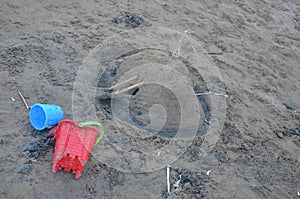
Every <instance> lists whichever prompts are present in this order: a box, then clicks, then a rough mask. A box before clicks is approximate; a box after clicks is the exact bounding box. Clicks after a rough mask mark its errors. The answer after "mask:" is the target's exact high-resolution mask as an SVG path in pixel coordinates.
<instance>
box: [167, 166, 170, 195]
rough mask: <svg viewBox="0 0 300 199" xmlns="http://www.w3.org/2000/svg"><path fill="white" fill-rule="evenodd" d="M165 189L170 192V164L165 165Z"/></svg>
mask: <svg viewBox="0 0 300 199" xmlns="http://www.w3.org/2000/svg"><path fill="white" fill-rule="evenodd" d="M167 191H168V194H170V166H167Z"/></svg>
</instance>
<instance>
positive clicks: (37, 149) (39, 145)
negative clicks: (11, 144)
mask: <svg viewBox="0 0 300 199" xmlns="http://www.w3.org/2000/svg"><path fill="white" fill-rule="evenodd" d="M53 147H54V140H53V138H52V137H48V136H47V135H44V136H43V137H41V138H40V139H39V140H37V141H34V142H31V143H29V144H25V146H24V148H23V155H25V156H26V157H27V158H29V159H30V160H32V161H34V160H36V159H38V158H39V157H40V156H45V155H46V154H47V152H48V151H49V149H50V148H53Z"/></svg>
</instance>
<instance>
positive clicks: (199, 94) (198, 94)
mask: <svg viewBox="0 0 300 199" xmlns="http://www.w3.org/2000/svg"><path fill="white" fill-rule="evenodd" d="M210 94H213V95H217V96H224V97H229V95H227V94H222V93H215V92H211V91H210V92H207V93H196V96H202V95H210Z"/></svg>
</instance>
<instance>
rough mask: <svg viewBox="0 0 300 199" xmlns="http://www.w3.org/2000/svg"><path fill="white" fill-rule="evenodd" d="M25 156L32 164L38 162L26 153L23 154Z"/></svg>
mask: <svg viewBox="0 0 300 199" xmlns="http://www.w3.org/2000/svg"><path fill="white" fill-rule="evenodd" d="M23 155H25V157H26V158H28V159H29V160H30V161H32V162H36V159H34V158H30V157H29V156H28V155H27V154H26V153H25V152H23Z"/></svg>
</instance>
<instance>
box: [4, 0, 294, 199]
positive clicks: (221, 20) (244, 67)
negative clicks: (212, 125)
mask: <svg viewBox="0 0 300 199" xmlns="http://www.w3.org/2000/svg"><path fill="white" fill-rule="evenodd" d="M0 5H1V6H0V9H1V11H0V20H1V29H0V34H1V37H0V57H1V58H0V60H1V61H0V92H1V97H0V102H1V108H0V121H1V123H0V124H1V133H0V151H1V153H0V174H1V181H0V198H167V197H169V198H297V197H299V196H297V192H298V191H299V192H300V181H299V179H300V170H299V161H300V143H299V142H300V122H299V121H300V97H299V96H300V77H299V74H300V67H299V64H300V32H299V31H300V2H299V1H298V0H280V1H271V0H265V1H254V0H253V1H239V0H232V1H229V0H220V1H202V0H201V1H193V0H187V1H171V0H165V1H152V2H149V3H147V2H141V1H138V0H128V1H115V0H112V1H109V2H102V1H98V0H95V1H89V2H85V3H83V2H82V1H63V2H62V1H49V2H47V1H44V2H41V1H34V0H28V1H19V0H12V1H6V2H5V1H1V3H0ZM154 27H161V28H166V29H170V30H174V31H177V32H179V33H184V31H185V30H188V31H190V34H189V36H188V37H189V38H192V39H193V40H195V41H196V42H197V43H198V44H199V46H201V47H202V48H203V49H204V50H205V52H206V54H205V56H206V57H208V58H209V59H210V60H211V63H212V64H213V65H214V67H215V68H217V69H218V71H219V73H220V76H221V77H222V79H223V83H224V87H223V89H224V92H225V94H226V95H228V97H224V98H223V99H224V100H225V102H226V105H227V109H226V112H225V114H226V115H225V116H226V117H225V118H224V120H223V124H224V127H223V129H222V130H221V132H220V134H219V137H218V138H219V139H218V142H217V143H216V144H215V145H214V146H213V148H212V149H211V150H210V151H209V153H208V154H207V155H206V156H205V157H203V156H202V155H201V154H202V150H201V149H202V148H203V147H202V142H203V139H204V137H205V132H204V133H203V132H202V131H199V133H198V134H197V135H195V137H194V138H193V140H192V142H191V145H190V146H189V147H188V148H187V149H182V150H183V151H182V152H184V153H183V154H182V155H180V156H179V155H178V154H176V155H178V156H176V158H177V160H176V161H175V162H172V163H170V166H171V172H170V182H171V193H170V195H169V196H168V193H167V187H166V184H167V182H166V167H164V166H162V168H156V167H153V168H152V167H151V165H150V166H149V165H148V166H146V167H145V165H147V164H148V162H147V161H150V160H149V159H148V160H147V159H144V160H143V161H140V162H139V159H135V155H136V154H135V153H132V154H135V155H133V156H132V157H133V158H132V159H130V157H131V156H130V157H127V158H128V159H129V160H128V161H129V162H128V164H129V166H122V164H117V163H115V162H114V161H109V159H104V161H99V158H97V157H101V153H100V154H99V153H95V154H94V155H92V156H91V157H90V159H89V161H88V163H87V164H86V166H85V170H84V172H83V174H82V176H81V178H80V179H79V180H76V179H75V177H74V175H73V174H71V173H66V172H63V171H61V172H58V173H57V174H53V173H52V158H53V140H52V139H51V138H49V137H47V134H48V130H45V131H42V132H38V131H36V130H34V129H33V127H31V125H30V122H29V118H28V112H27V110H26V109H25V108H24V106H23V104H22V102H21V100H20V99H19V97H18V94H17V91H18V90H20V91H21V92H22V93H23V95H24V97H25V98H26V100H27V101H28V103H29V104H31V105H32V104H34V103H37V102H39V103H51V104H57V105H60V106H61V107H62V108H63V110H64V112H65V118H69V119H73V118H74V114H73V112H72V93H73V88H74V83H75V82H76V75H77V73H78V70H79V69H80V67H81V66H82V63H83V61H84V60H85V58H86V57H87V56H88V55H89V53H90V52H91V51H92V50H93V49H94V48H95V47H97V46H98V45H99V44H101V43H103V42H105V41H106V40H107V39H108V38H109V37H111V36H113V35H118V34H120V33H121V32H123V31H132V30H135V29H139V28H144V29H147V28H154ZM177 41H178V40H177ZM162 42H163V41H162ZM149 53H150V54H151V52H149ZM149 53H148V54H147V55H149ZM152 53H156V52H154V51H152ZM162 54H163V55H162V57H161V59H162V60H165V59H168V58H167V57H168V53H162ZM135 56H139V58H142V57H143V52H141V53H140V54H137V55H132V56H131V55H128V56H127V58H126V56H125V57H124V60H125V61H124V60H121V63H120V65H122V63H127V66H129V65H130V63H132V62H135V61H136V60H139V59H138V58H137V57H135ZM164 56H165V57H164ZM155 57H157V56H155ZM126 60H127V62H126ZM146 60H147V59H146ZM149 60H151V59H149ZM161 62H163V61H161ZM123 65H124V64H123ZM180 67H181V68H182V70H184V71H185V73H186V74H187V75H186V77H187V79H188V80H187V82H185V83H184V84H181V85H185V84H186V85H187V86H186V90H185V92H187V93H188V90H189V89H191V87H190V84H191V82H192V81H196V82H198V84H197V85H198V87H194V88H193V89H194V91H195V92H200V91H201V92H204V91H207V90H205V88H203V87H201V85H202V84H201V79H200V76H201V74H196V73H193V72H191V71H190V70H186V69H183V68H184V66H179V68H180ZM125 68H126V67H125ZM180 70H181V69H180ZM121 71H122V70H121ZM123 72H125V71H123ZM189 72H191V73H190V75H188V74H189ZM120 74H121V73H120V70H117V73H116V74H114V72H113V71H112V72H111V73H110V74H108V76H109V77H108V79H106V80H105V76H103V77H101V78H104V80H101V81H100V83H99V84H98V85H99V86H101V87H105V86H110V85H112V84H113V83H115V82H116V81H117V79H118V78H119V75H120ZM202 75H203V74H202ZM101 78H100V77H99V79H101ZM164 78H170V79H172V77H170V76H167V75H166V76H164ZM189 81H190V82H189ZM96 83H97V82H96ZM105 83H107V85H104V84H105ZM202 86H203V85H202ZM197 89H198V90H197ZM156 91H157V92H156ZM153 93H155V95H154V97H153V96H152V95H151V94H153ZM130 94H133V93H130ZM99 95H101V93H100V94H99V93H98V94H97V96H99ZM150 95H151V96H152V98H149V96H150ZM165 95H168V92H167V91H165V90H163V89H162V88H158V87H151V86H148V87H147V86H145V87H142V88H140V90H139V91H138V92H137V93H135V95H134V96H133V99H132V102H131V110H132V113H131V116H132V118H133V119H134V121H136V122H137V123H138V124H139V125H140V126H139V128H140V127H141V126H145V125H147V124H149V123H150V120H149V117H147V115H148V113H149V110H148V109H149V106H150V105H149V104H155V99H157V98H159V99H162V100H160V101H159V102H160V103H161V104H163V105H165V107H166V108H165V110H166V111H167V112H168V111H170V112H171V115H172V117H171V120H166V121H167V125H166V126H164V130H163V131H162V132H161V134H160V135H157V136H154V137H148V138H147V139H143V140H142V141H141V140H140V139H138V138H136V137H135V138H132V139H129V138H128V139H127V138H126V139H123V140H122V139H121V137H120V135H123V134H124V135H125V134H126V132H124V131H120V130H119V129H118V126H116V125H115V124H114V122H112V121H111V112H110V111H111V108H110V107H109V101H103V100H102V101H101V100H99V99H98V98H97V96H96V101H95V109H96V110H97V111H98V112H97V115H98V117H99V120H100V121H101V122H103V124H104V126H105V127H106V135H107V137H106V138H104V140H103V142H101V143H100V144H99V147H100V148H101V147H103V148H104V149H106V153H105V155H110V154H111V153H112V154H113V150H112V146H113V145H118V144H119V143H125V144H124V150H127V151H130V150H132V151H134V150H135V148H138V149H141V148H143V147H142V146H145V148H144V150H145V151H146V150H149V149H151V147H154V148H155V149H156V148H160V147H163V146H165V145H168V144H169V143H171V142H172V139H171V138H172V135H170V132H173V131H176V129H178V126H176V125H177V121H179V119H178V117H176V114H178V112H174V111H176V110H178V109H176V108H174V107H177V108H178V105H176V103H177V102H176V99H175V98H174V96H172V94H170V96H171V97H170V96H169V97H168V96H165ZM12 98H13V99H12ZM145 99H146V100H145ZM143 100H144V101H143ZM198 100H200V101H201V100H202V105H203V104H204V105H203V106H202V108H203V110H200V111H199V115H200V120H201V121H202V120H204V119H205V118H206V119H212V120H213V118H210V115H209V109H207V107H206V104H208V105H207V106H208V107H209V106H210V103H211V101H210V98H209V96H207V97H204V98H198ZM191 103H192V102H191ZM116 104H117V105H118V103H116ZM145 104H146V105H145ZM119 105H120V104H119ZM205 107H206V108H205ZM156 108H157V107H156ZM156 108H154V109H153V110H152V111H150V113H151V114H152V117H150V118H154V119H155V118H160V115H162V114H163V112H159V110H160V109H159V107H158V109H156ZM191 110H194V109H193V108H191ZM174 113H175V114H174ZM151 114H150V116H151ZM119 119H120V120H121V121H122V124H120V125H123V126H127V127H128V125H129V123H130V122H128V121H126V120H124V117H123V118H122V117H121V116H120V117H119ZM161 120H164V118H161V119H159V120H158V119H157V120H155V122H158V123H154V124H157V125H159V121H161ZM168 121H169V122H168ZM135 124H136V123H135ZM157 125H152V126H150V127H151V128H153V127H157ZM201 125H202V126H203V128H204V129H205V128H206V127H209V123H202V124H201ZM123 126H122V127H123ZM129 126H130V125H129ZM128 128H129V127H128ZM130 128H132V129H131V132H132V133H133V134H131V135H127V136H136V135H138V132H140V131H139V130H138V129H135V130H134V128H137V127H136V126H135V127H134V126H133V127H130ZM147 130H149V129H147ZM146 136H149V134H147V135H146ZM150 136H151V133H150ZM124 140H125V141H124ZM114 141H115V143H114ZM176 144H178V146H180V143H175V145H176ZM175 145H174V146H175ZM95 150H96V151H97V149H95ZM170 150H171V151H172V150H176V148H171V149H170ZM145 151H142V153H144V152H145ZM140 152H141V151H140ZM24 153H25V154H26V155H24ZM112 154H111V155H112ZM160 157H162V158H166V159H168V158H167V157H168V153H162V154H161V156H160ZM100 160H102V159H101V158H100ZM135 160H137V161H135ZM141 168H143V169H146V170H147V169H149V168H152V169H150V170H151V171H144V170H143V169H142V172H136V171H139V169H141ZM130 171H134V172H130ZM207 171H210V172H207ZM208 174H209V175H208ZM179 175H180V176H181V181H180V183H179V187H178V188H176V189H175V188H174V187H173V184H174V183H175V182H176V181H178V180H179V178H180V177H179Z"/></svg>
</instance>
